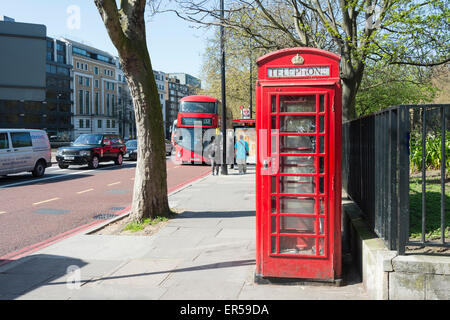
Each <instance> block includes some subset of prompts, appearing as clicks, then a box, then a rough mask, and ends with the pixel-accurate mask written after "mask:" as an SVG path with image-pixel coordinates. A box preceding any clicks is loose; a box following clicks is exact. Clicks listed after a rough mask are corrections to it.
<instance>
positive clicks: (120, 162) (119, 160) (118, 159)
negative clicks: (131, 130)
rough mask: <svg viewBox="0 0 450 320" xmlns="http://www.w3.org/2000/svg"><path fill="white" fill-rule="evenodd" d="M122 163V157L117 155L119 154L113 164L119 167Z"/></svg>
mask: <svg viewBox="0 0 450 320" xmlns="http://www.w3.org/2000/svg"><path fill="white" fill-rule="evenodd" d="M122 162H123V156H122V154H121V153H119V154H118V155H117V159H116V160H114V163H115V164H117V165H119V166H120V165H122Z"/></svg>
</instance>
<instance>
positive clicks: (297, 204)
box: [279, 196, 316, 214]
mask: <svg viewBox="0 0 450 320" xmlns="http://www.w3.org/2000/svg"><path fill="white" fill-rule="evenodd" d="M279 202H280V212H281V213H304V214H314V208H315V204H316V200H315V198H309V197H288V196H286V197H284V196H283V197H280V199H279Z"/></svg>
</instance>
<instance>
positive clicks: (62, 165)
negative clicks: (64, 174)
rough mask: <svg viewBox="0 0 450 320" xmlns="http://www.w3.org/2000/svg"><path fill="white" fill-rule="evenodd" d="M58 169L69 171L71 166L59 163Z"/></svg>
mask: <svg viewBox="0 0 450 320" xmlns="http://www.w3.org/2000/svg"><path fill="white" fill-rule="evenodd" d="M58 167H60V168H61V169H67V168H68V167H69V165H68V164H64V163H58Z"/></svg>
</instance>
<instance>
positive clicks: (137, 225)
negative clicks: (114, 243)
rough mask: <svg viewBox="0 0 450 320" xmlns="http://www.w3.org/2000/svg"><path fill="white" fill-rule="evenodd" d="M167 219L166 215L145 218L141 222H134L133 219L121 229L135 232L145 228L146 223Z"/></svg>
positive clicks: (151, 223) (150, 223) (152, 223)
mask: <svg viewBox="0 0 450 320" xmlns="http://www.w3.org/2000/svg"><path fill="white" fill-rule="evenodd" d="M167 220H169V219H168V218H166V217H159V216H158V217H156V218H155V219H153V220H152V219H150V218H147V219H144V220H143V221H142V222H134V221H133V222H130V223H128V224H127V225H126V226H125V228H123V231H130V232H137V231H141V230H143V229H145V227H146V226H148V225H155V224H158V223H160V222H163V221H167Z"/></svg>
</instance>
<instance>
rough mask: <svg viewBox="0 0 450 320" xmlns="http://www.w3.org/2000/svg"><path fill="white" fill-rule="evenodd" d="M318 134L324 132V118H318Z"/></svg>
mask: <svg viewBox="0 0 450 320" xmlns="http://www.w3.org/2000/svg"><path fill="white" fill-rule="evenodd" d="M319 132H320V133H324V132H325V117H324V116H319Z"/></svg>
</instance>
